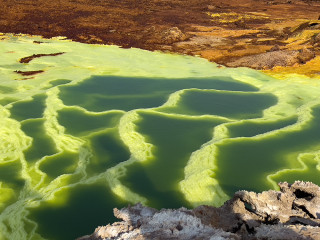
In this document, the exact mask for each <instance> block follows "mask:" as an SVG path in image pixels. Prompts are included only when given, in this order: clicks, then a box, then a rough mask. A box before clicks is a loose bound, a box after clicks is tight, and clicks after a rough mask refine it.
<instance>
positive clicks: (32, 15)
mask: <svg viewBox="0 0 320 240" xmlns="http://www.w3.org/2000/svg"><path fill="white" fill-rule="evenodd" d="M319 18H320V1H318V0H313V1H312V0H304V1H301V0H228V1H222V0H131V1H129V0H125V1H123V0H121V1H119V0H53V1H48V0H0V32H2V33H17V34H18V33H23V34H33V35H42V36H44V37H47V38H48V37H49V38H50V37H54V36H65V37H67V38H69V39H72V40H74V41H79V42H85V43H99V44H115V45H119V46H122V47H124V48H130V47H137V48H142V49H147V50H162V51H169V52H178V53H184V54H190V55H199V56H202V57H204V58H206V59H208V60H210V61H214V62H217V63H219V64H223V65H227V66H228V64H229V65H230V66H249V67H253V68H258V69H259V68H260V69H270V68H273V67H275V66H277V65H279V66H282V65H283V64H282V65H281V63H279V64H278V63H276V64H264V63H262V67H261V66H260V65H259V67H257V66H255V65H253V64H251V66H250V61H247V60H246V59H245V60H243V61H242V60H241V59H242V58H243V57H246V56H254V55H257V56H258V57H257V59H258V60H259V59H260V57H259V56H260V55H259V54H261V53H266V52H270V51H284V52H285V53H286V54H287V53H288V52H289V51H297V50H298V51H299V50H300V51H301V49H309V50H311V51H312V52H313V53H315V56H319V55H320V54H319V51H320V47H319V46H320V35H319V33H320V20H318V19H319ZM290 54H291V55H292V53H291V52H290ZM311 58H313V57H311ZM239 59H240V62H239ZM267 59H268V56H267ZM298 59H300V57H298ZM241 61H242V63H241ZM246 61H247V62H248V63H246ZM299 61H300V62H299ZM307 61H309V58H308V59H306V58H304V60H297V61H285V63H284V65H289V66H290V65H292V66H297V65H300V64H304V63H305V62H307ZM243 62H245V63H243ZM251 62H252V60H251Z"/></svg>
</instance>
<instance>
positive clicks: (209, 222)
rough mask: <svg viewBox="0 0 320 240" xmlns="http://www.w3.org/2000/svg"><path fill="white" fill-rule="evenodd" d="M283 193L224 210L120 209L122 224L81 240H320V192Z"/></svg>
mask: <svg viewBox="0 0 320 240" xmlns="http://www.w3.org/2000/svg"><path fill="white" fill-rule="evenodd" d="M279 186H280V191H273V190H269V191H265V192H262V193H254V192H247V191H239V192H236V193H235V195H234V197H233V198H232V199H231V200H229V201H227V202H226V203H225V204H224V205H223V206H221V207H220V208H215V207H211V206H199V207H197V208H195V209H193V210H188V209H186V208H180V209H176V210H172V209H162V210H160V211H159V210H156V209H153V208H149V207H143V206H142V205H140V204H137V205H135V206H132V207H127V208H123V209H121V210H118V209H115V210H114V214H115V216H116V217H117V218H119V219H122V222H116V223H113V224H112V225H107V226H103V227H98V228H97V229H96V230H95V232H94V233H93V234H92V235H90V236H84V237H81V238H79V239H78V240H103V239H118V240H121V239H123V240H128V239H131V240H142V239H185V240H194V239H201V240H204V239H208V240H209V239H239V240H240V239H248V240H249V239H252V240H253V239H274V240H276V239H278V240H280V239H281V240H284V239H288V240H289V239H290V240H291V239H301V240H302V239H304V240H306V239H320V188H319V186H317V185H315V184H312V183H310V182H299V181H297V182H295V183H293V184H288V183H280V184H279Z"/></svg>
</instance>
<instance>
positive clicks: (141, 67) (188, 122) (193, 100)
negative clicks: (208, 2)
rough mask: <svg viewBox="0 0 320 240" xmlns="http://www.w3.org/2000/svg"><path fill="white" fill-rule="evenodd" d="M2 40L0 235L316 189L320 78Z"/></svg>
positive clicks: (54, 231) (23, 235)
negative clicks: (250, 194) (292, 185)
mask: <svg viewBox="0 0 320 240" xmlns="http://www.w3.org/2000/svg"><path fill="white" fill-rule="evenodd" d="M0 38H1V40H0V54H1V59H0V240H24V239H28V240H41V239H48V240H67V239H68V240H69V239H75V238H77V237H80V236H83V235H87V234H91V233H92V232H93V231H94V229H95V228H96V227H97V226H101V225H106V224H108V223H112V222H114V221H116V219H115V218H114V216H113V211H112V209H113V208H122V207H125V206H127V205H128V204H135V203H138V202H141V203H142V204H144V205H147V206H150V207H154V208H158V209H161V208H178V207H181V206H185V207H188V208H193V207H196V206H199V205H202V204H207V205H212V206H217V207H218V206H221V205H222V204H223V203H224V202H225V201H226V200H228V199H229V198H230V197H232V195H233V194H234V192H236V191H238V190H243V189H245V190H250V191H257V192H261V191H264V190H268V189H275V190H277V189H278V186H277V183H278V182H280V181H288V182H293V181H295V180H303V181H312V182H314V183H316V184H320V124H319V123H320V80H318V79H311V78H307V77H304V76H299V75H292V76H288V77H287V78H286V79H276V78H273V77H271V76H267V75H265V74H263V73H261V72H258V71H255V70H251V69H247V68H224V67H222V68H221V67H220V66H219V67H218V66H217V65H216V64H214V63H210V62H208V61H206V60H204V59H201V58H197V57H190V56H181V55H175V54H165V53H159V52H149V51H144V50H139V49H134V48H132V49H121V48H119V47H117V46H106V45H87V44H82V43H76V42H72V41H69V40H66V39H63V38H54V39H43V38H40V37H37V36H22V35H21V36H17V35H0ZM53 53H63V54H60V55H56V56H49V55H48V54H53ZM33 54H43V55H42V57H37V58H34V59H33V60H32V61H30V62H29V63H20V62H19V60H20V59H21V58H23V57H28V56H31V55H33ZM44 54H47V56H44ZM40 70H41V71H42V72H40V73H38V74H31V75H21V74H19V71H20V73H21V72H32V71H40Z"/></svg>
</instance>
